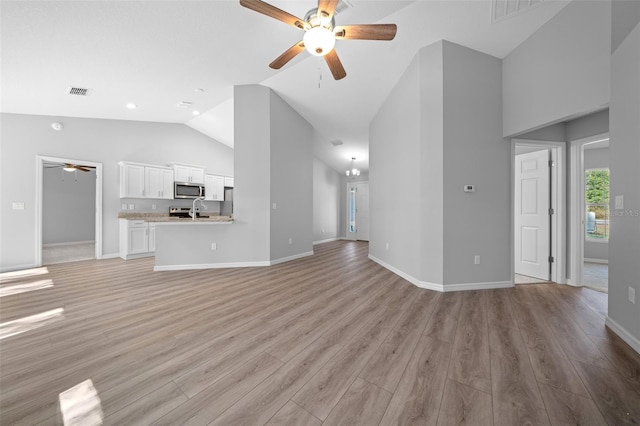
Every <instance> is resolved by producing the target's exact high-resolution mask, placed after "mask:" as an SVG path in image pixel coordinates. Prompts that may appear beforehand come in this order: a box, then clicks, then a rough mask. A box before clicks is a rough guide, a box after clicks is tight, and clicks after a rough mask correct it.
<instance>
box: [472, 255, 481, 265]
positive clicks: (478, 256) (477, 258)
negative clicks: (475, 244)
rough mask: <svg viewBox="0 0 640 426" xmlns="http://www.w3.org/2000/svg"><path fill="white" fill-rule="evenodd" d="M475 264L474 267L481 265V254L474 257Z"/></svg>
mask: <svg viewBox="0 0 640 426" xmlns="http://www.w3.org/2000/svg"><path fill="white" fill-rule="evenodd" d="M473 264H474V265H479V264H480V255H479V254H476V255H475V256H474V257H473Z"/></svg>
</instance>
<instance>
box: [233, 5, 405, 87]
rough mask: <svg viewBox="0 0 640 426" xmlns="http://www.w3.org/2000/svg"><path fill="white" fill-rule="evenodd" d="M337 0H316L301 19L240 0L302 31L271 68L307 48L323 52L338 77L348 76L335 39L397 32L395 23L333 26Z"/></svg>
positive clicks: (380, 37) (378, 36)
mask: <svg viewBox="0 0 640 426" xmlns="http://www.w3.org/2000/svg"><path fill="white" fill-rule="evenodd" d="M338 1H339V0H318V7H317V8H314V9H311V10H309V11H308V12H307V14H306V15H305V17H304V19H300V18H298V17H296V16H294V15H291V14H290V13H288V12H285V11H284V10H281V9H278V8H277V7H275V6H272V5H270V4H269V3H265V2H264V1H262V0H240V4H241V5H242V6H244V7H246V8H248V9H251V10H254V11H256V12H258V13H262V14H263V15H267V16H270V17H272V18H274V19H277V20H279V21H282V22H284V23H285V24H289V25H291V26H294V27H296V28H298V29H300V30H303V31H304V32H305V34H304V37H303V39H302V41H299V42H298V43H296V44H294V45H293V46H291V47H290V48H289V49H287V50H286V51H285V52H284V53H283V54H282V55H280V56H278V57H277V58H276V59H275V60H274V61H273V62H271V63H270V64H269V66H270V67H271V68H273V69H280V68H282V67H283V66H284V65H285V64H287V62H289V61H290V60H292V59H293V58H294V57H296V56H297V55H298V54H299V53H301V52H302V51H303V50H305V49H306V50H307V51H308V52H309V53H311V54H312V55H314V56H324V59H325V61H326V62H327V65H328V66H329V69H330V70H331V74H333V78H335V79H336V80H340V79H342V78H344V77H346V76H347V72H346V71H345V69H344V67H343V66H342V62H340V58H338V54H337V53H336V51H335V49H334V46H335V42H336V39H339V40H393V39H394V37H395V36H396V31H397V26H396V24H365V25H339V26H336V25H335V19H334V16H333V15H334V12H335V10H336V6H337V5H338Z"/></svg>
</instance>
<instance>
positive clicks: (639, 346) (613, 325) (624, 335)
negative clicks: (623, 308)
mask: <svg viewBox="0 0 640 426" xmlns="http://www.w3.org/2000/svg"><path fill="white" fill-rule="evenodd" d="M604 324H605V325H606V326H607V327H608V328H609V329H610V330H611V331H613V332H614V333H615V334H616V335H617V336H618V337H620V338H621V339H622V340H624V341H625V342H626V343H627V344H628V345H629V346H631V347H632V348H633V350H634V351H636V352H637V353H639V354H640V340H638V339H636V338H635V337H634V336H632V335H631V333H629V332H628V331H627V330H626V329H625V328H624V327H622V326H621V325H620V324H618V323H617V322H615V321H614V320H612V319H611V317H609V316H607V319H606V320H605V323H604Z"/></svg>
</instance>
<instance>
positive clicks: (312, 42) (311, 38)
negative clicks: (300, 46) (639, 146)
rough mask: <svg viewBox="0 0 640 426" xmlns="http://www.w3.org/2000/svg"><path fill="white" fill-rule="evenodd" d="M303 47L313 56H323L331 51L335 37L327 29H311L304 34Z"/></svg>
mask: <svg viewBox="0 0 640 426" xmlns="http://www.w3.org/2000/svg"><path fill="white" fill-rule="evenodd" d="M303 40H304V47H305V48H306V49H307V51H309V53H311V54H312V55H314V56H324V55H326V54H327V53H329V52H331V50H333V47H334V46H335V45H336V37H335V35H333V32H331V31H330V30H329V29H328V28H325V27H323V26H317V27H313V28H311V29H309V30H307V32H306V33H305V34H304V39H303Z"/></svg>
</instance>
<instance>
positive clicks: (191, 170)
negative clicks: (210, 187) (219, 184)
mask: <svg viewBox="0 0 640 426" xmlns="http://www.w3.org/2000/svg"><path fill="white" fill-rule="evenodd" d="M173 171H174V173H175V179H176V182H190V183H204V169H203V168H200V167H192V166H183V165H178V164H176V165H174V166H173Z"/></svg>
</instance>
